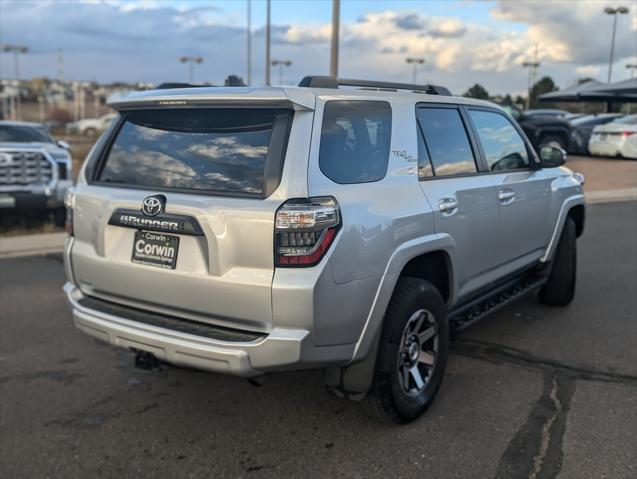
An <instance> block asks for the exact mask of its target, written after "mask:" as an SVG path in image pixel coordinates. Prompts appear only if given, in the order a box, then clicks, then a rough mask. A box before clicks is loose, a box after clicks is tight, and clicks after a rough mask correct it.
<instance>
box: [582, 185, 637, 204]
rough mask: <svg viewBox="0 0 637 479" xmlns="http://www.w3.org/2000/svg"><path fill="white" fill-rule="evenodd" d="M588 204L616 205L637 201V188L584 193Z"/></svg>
mask: <svg viewBox="0 0 637 479" xmlns="http://www.w3.org/2000/svg"><path fill="white" fill-rule="evenodd" d="M584 197H585V198H586V202H587V203H591V204H592V203H614V202H620V201H631V200H632V201H634V200H637V187H632V188H621V189H616V190H597V191H589V192H587V191H584Z"/></svg>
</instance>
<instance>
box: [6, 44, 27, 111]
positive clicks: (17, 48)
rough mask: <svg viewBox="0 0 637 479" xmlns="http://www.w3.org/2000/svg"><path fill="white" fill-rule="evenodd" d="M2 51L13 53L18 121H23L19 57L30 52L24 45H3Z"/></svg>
mask: <svg viewBox="0 0 637 479" xmlns="http://www.w3.org/2000/svg"><path fill="white" fill-rule="evenodd" d="M2 51H3V52H6V53H11V52H13V68H14V70H15V80H16V82H17V83H18V96H17V97H16V119H18V120H19V119H21V118H22V115H21V107H22V105H21V103H20V65H19V62H18V55H19V54H20V53H22V54H25V53H27V52H28V51H29V49H28V48H27V47H25V46H24V45H2Z"/></svg>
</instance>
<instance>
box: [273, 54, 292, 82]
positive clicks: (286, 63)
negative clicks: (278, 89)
mask: <svg viewBox="0 0 637 479" xmlns="http://www.w3.org/2000/svg"><path fill="white" fill-rule="evenodd" d="M270 65H272V66H273V67H276V66H278V67H279V85H282V84H283V67H289V66H290V65H292V60H272V61H271V62H270Z"/></svg>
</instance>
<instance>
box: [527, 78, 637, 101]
mask: <svg viewBox="0 0 637 479" xmlns="http://www.w3.org/2000/svg"><path fill="white" fill-rule="evenodd" d="M538 99H539V100H540V101H574V102H577V101H601V102H637V78H631V79H628V80H622V81H618V82H615V83H600V82H598V81H595V80H591V81H588V82H585V83H580V84H579V85H575V86H573V87H570V88H565V89H564V90H559V91H553V92H550V93H545V94H544V95H540V96H539V97H538Z"/></svg>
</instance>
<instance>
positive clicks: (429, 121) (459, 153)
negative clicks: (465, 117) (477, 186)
mask: <svg viewBox="0 0 637 479" xmlns="http://www.w3.org/2000/svg"><path fill="white" fill-rule="evenodd" d="M418 124H419V125H420V130H421V132H422V134H423V136H424V140H425V141H424V145H422V146H424V148H426V149H425V150H421V151H420V153H419V163H422V164H419V172H420V176H421V177H423V176H429V166H428V165H426V164H425V162H430V163H431V168H432V169H433V175H434V176H447V175H457V174H467V173H475V172H476V171H477V168H476V162H475V158H474V155H473V150H472V149H471V144H470V142H469V137H468V136H467V131H466V129H465V127H464V123H463V121H462V117H461V116H460V112H459V111H458V110H457V109H456V108H430V107H427V108H419V109H418ZM421 148H422V147H421Z"/></svg>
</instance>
